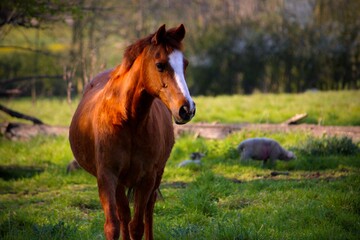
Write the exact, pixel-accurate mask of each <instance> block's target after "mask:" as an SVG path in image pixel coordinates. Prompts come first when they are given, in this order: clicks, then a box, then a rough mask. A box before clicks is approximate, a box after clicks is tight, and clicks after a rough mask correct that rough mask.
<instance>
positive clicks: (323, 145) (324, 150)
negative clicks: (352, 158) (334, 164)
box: [298, 136, 359, 156]
mask: <svg viewBox="0 0 360 240" xmlns="http://www.w3.org/2000/svg"><path fill="white" fill-rule="evenodd" d="M298 151H299V152H300V153H302V154H306V155H317V156H325V155H353V154H356V153H358V152H359V147H358V145H357V144H355V143H353V141H352V140H351V138H349V137H336V136H335V137H322V138H308V139H307V140H306V141H305V143H304V144H303V145H302V147H300V148H299V149H298Z"/></svg>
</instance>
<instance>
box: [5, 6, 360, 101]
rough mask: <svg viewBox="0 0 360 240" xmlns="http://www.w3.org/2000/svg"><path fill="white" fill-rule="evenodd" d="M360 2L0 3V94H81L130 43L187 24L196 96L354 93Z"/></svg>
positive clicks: (359, 79) (358, 79) (359, 60)
mask: <svg viewBox="0 0 360 240" xmlns="http://www.w3.org/2000/svg"><path fill="white" fill-rule="evenodd" d="M359 9H360V1H359V0H333V1H331V0H267V1H265V0H181V1H179V0H124V1H116V0H107V1H99V0H26V1H23V0H2V1H1V3H0V96H2V97H9V96H10V97H11V96H32V98H33V99H36V98H37V97H39V96H40V97H51V96H67V97H68V100H70V99H71V98H72V97H74V96H76V95H78V94H79V93H81V92H82V89H83V87H84V85H85V84H86V83H87V82H89V81H90V80H91V79H92V78H93V77H94V76H95V75H96V74H97V73H99V72H100V71H103V70H105V69H108V68H112V67H114V66H116V65H118V64H120V63H121V59H122V54H123V51H124V49H125V48H126V46H128V45H129V44H131V43H132V42H134V41H136V40H137V39H139V38H142V37H144V36H146V35H148V34H150V33H153V32H155V31H156V30H157V29H158V27H159V26H161V25H162V24H164V23H165V24H166V26H167V28H171V27H175V26H178V25H179V24H180V23H183V24H184V25H185V27H186V30H187V35H186V37H185V54H186V57H187V58H188V60H189V61H190V65H189V68H188V70H187V82H188V86H189V89H190V92H191V93H192V95H195V96H196V95H209V96H215V95H225V94H251V93H255V92H261V93H269V92H271V93H283V92H285V93H299V92H304V91H308V90H311V91H318V90H343V89H359V87H360V74H359V72H360V70H359V69H360V18H359Z"/></svg>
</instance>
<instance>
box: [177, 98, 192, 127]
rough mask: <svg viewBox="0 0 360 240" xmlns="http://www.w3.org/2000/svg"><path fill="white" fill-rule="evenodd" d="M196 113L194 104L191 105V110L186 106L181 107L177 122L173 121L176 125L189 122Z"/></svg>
mask: <svg viewBox="0 0 360 240" xmlns="http://www.w3.org/2000/svg"><path fill="white" fill-rule="evenodd" d="M195 112H196V107H195V103H193V107H192V108H191V107H190V106H188V105H183V106H181V107H180V110H179V116H180V119H179V120H175V122H176V124H185V123H187V122H189V121H190V120H191V119H192V118H193V117H194V116H195Z"/></svg>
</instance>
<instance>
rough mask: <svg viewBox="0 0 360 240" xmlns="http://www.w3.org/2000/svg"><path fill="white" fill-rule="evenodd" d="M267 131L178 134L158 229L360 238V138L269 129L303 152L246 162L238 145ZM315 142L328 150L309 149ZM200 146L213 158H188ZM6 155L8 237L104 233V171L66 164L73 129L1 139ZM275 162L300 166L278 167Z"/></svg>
mask: <svg viewBox="0 0 360 240" xmlns="http://www.w3.org/2000/svg"><path fill="white" fill-rule="evenodd" d="M257 134H258V133H257V132H246V133H235V134H232V135H230V136H228V137H227V138H226V139H224V140H205V139H202V138H197V139H194V138H193V136H182V137H180V138H179V139H177V142H176V145H175V147H174V149H173V151H172V154H171V157H170V159H169V161H168V164H167V167H166V169H165V173H164V177H163V182H162V187H161V191H162V195H163V197H164V200H162V201H159V202H157V204H156V207H155V214H154V219H155V226H154V232H155V239H204V240H205V239H357V238H358V236H359V234H360V231H359V229H360V153H359V144H354V143H352V144H353V145H352V146H355V147H356V151H355V152H352V153H351V154H348V153H341V154H331V155H326V152H327V151H328V150H327V149H326V148H325V149H324V148H323V147H321V146H320V147H319V145H318V144H317V141H321V140H323V141H325V142H330V143H338V142H339V141H338V139H334V138H326V139H318V138H312V137H309V136H308V135H307V134H306V133H302V132H298V133H286V134H281V135H280V134H268V135H267V137H271V138H274V139H276V140H278V141H279V142H281V144H282V145H284V146H286V147H287V148H291V149H292V150H293V151H294V152H295V154H296V155H297V157H298V158H297V159H296V160H294V161H291V162H280V161H279V162H278V163H277V165H276V167H275V168H273V169H269V168H263V167H262V166H261V163H260V162H257V161H253V162H250V163H249V164H246V165H242V164H240V162H239V156H238V154H237V153H236V150H235V148H236V145H237V144H238V143H239V142H240V141H242V140H243V139H245V138H247V137H253V136H256V135H257ZM340 142H341V141H340ZM343 142H345V143H341V144H344V145H346V146H347V145H349V143H348V142H346V141H343ZM311 143H314V144H312V145H311V147H312V148H319V150H318V152H315V153H313V154H308V153H306V152H303V146H305V145H306V144H307V145H306V146H310V144H311ZM194 151H201V152H204V153H206V156H205V157H204V159H203V164H202V165H201V166H198V167H194V166H193V167H191V166H189V167H186V168H178V167H177V164H178V163H179V162H181V161H182V160H184V159H187V158H188V155H189V154H190V153H191V152H194ZM0 156H1V165H0V176H2V177H1V178H0V238H1V239H104V236H103V224H104V216H103V211H102V209H101V205H100V202H99V199H98V194H97V187H96V181H95V178H94V177H92V176H90V175H89V174H87V173H85V172H84V171H82V170H80V171H77V172H73V173H70V174H66V165H67V163H68V162H69V161H70V160H71V159H72V154H71V151H70V148H69V145H68V142H67V138H66V137H37V138H34V139H32V140H30V141H27V142H10V141H8V140H5V139H1V140H0ZM272 171H288V172H289V173H290V175H289V176H277V177H271V175H270V173H271V172H272ZM4 173H6V174H7V176H8V177H7V178H6V179H4V178H3V176H4Z"/></svg>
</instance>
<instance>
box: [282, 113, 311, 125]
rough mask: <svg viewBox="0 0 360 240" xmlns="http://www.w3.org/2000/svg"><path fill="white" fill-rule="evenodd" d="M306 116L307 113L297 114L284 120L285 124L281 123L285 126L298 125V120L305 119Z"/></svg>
mask: <svg viewBox="0 0 360 240" xmlns="http://www.w3.org/2000/svg"><path fill="white" fill-rule="evenodd" d="M307 116H308V115H307V113H299V114H296V115H295V116H293V117H291V118H290V119H288V120H286V121H285V122H283V124H286V125H291V124H298V123H299V121H300V120H302V119H304V118H306V117H307Z"/></svg>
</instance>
